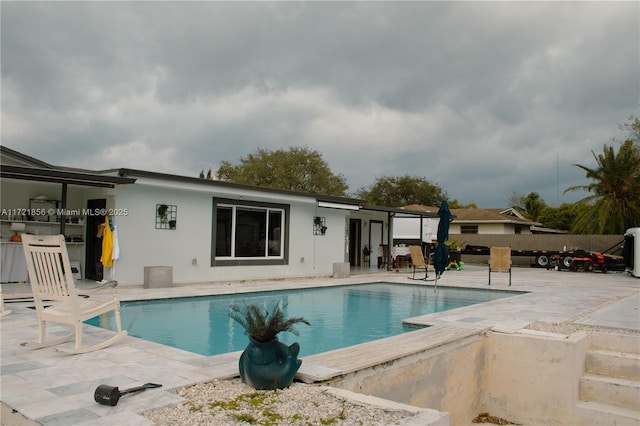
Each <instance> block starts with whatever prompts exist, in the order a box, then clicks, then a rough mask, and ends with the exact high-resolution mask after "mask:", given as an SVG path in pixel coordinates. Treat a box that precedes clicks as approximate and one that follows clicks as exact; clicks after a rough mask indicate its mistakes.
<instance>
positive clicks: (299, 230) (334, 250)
mask: <svg viewBox="0 0 640 426" xmlns="http://www.w3.org/2000/svg"><path fill="white" fill-rule="evenodd" d="M203 188H204V189H203ZM214 197H220V198H225V199H234V200H237V201H238V203H241V202H242V201H243V200H246V201H263V202H269V203H278V204H287V205H289V219H288V220H289V223H288V225H289V228H288V243H289V249H288V262H287V264H284V265H242V266H218V265H216V266H212V265H211V256H212V227H213V224H212V217H213V198H214ZM115 200H116V201H115V205H114V207H115V208H116V211H124V210H125V209H126V211H127V215H123V216H120V217H115V218H114V219H115V223H116V225H117V229H118V238H119V245H120V259H119V260H118V261H117V263H116V270H115V277H116V279H118V281H119V282H120V283H121V284H124V285H127V284H141V283H142V281H143V273H144V267H145V266H171V267H173V281H174V283H176V284H180V283H188V282H206V281H224V280H250V279H269V278H286V277H305V276H326V275H331V273H332V270H333V269H332V268H333V263H334V262H344V261H345V258H346V252H345V250H346V249H345V247H346V238H345V226H346V223H347V218H348V216H349V211H347V210H339V209H327V208H319V207H317V206H316V203H315V200H313V199H311V198H305V197H296V196H287V195H278V194H275V195H274V194H266V193H261V192H259V191H237V192H235V193H228V192H222V191H220V190H219V189H218V190H216V188H215V187H213V186H211V187H200V186H195V185H194V186H189V185H186V187H185V186H176V187H174V188H172V187H170V186H169V187H167V186H160V185H159V184H158V183H157V182H153V181H150V180H145V179H140V180H139V181H138V182H137V183H136V184H135V185H122V186H119V187H117V193H116V197H115ZM163 203H164V204H169V205H176V206H177V226H176V229H175V230H168V229H155V215H156V205H157V204H163ZM314 216H322V217H324V218H325V219H326V226H327V231H326V233H325V235H314V232H313V217H314ZM194 260H195V261H194ZM105 275H106V276H107V277H109V276H110V272H109V271H106V274H105Z"/></svg>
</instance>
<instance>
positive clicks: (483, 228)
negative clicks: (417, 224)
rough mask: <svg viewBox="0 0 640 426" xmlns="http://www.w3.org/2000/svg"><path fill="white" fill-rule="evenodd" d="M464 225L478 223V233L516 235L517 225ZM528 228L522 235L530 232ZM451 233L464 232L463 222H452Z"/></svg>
mask: <svg viewBox="0 0 640 426" xmlns="http://www.w3.org/2000/svg"><path fill="white" fill-rule="evenodd" d="M463 225H477V226H478V235H515V234H516V225H515V224H513V223H468V224H463ZM530 233H531V232H529V231H528V230H523V231H521V235H524V234H530ZM449 234H462V230H461V224H459V223H451V225H449Z"/></svg>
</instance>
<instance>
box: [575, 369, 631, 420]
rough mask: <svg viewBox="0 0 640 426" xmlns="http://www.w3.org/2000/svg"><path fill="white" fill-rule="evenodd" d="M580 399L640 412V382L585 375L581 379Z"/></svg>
mask: <svg viewBox="0 0 640 426" xmlns="http://www.w3.org/2000/svg"><path fill="white" fill-rule="evenodd" d="M578 399H579V400H580V401H584V402H590V401H592V402H600V403H603V404H610V405H615V406H618V407H622V408H630V409H632V410H636V411H640V382H639V381H636V380H626V379H619V378H615V377H607V376H598V375H594V374H584V375H583V376H582V377H581V378H580V386H579V393H578Z"/></svg>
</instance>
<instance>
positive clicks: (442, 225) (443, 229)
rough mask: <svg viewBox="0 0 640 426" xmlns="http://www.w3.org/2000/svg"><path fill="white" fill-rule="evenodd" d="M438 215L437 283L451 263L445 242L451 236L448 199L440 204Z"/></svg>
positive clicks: (435, 263)
mask: <svg viewBox="0 0 640 426" xmlns="http://www.w3.org/2000/svg"><path fill="white" fill-rule="evenodd" d="M438 216H440V221H439V222H438V245H437V246H436V250H435V252H434V253H433V267H434V268H435V270H436V283H437V281H438V277H440V275H442V273H443V272H444V270H445V269H446V267H447V265H448V264H449V248H448V247H447V245H446V244H445V243H444V242H445V241H447V239H448V238H449V222H451V211H450V210H449V205H448V204H447V200H444V201H443V202H442V204H440V209H438Z"/></svg>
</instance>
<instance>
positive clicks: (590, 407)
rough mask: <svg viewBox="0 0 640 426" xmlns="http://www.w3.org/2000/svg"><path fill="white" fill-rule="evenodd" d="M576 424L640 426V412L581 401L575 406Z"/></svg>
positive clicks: (585, 425)
mask: <svg viewBox="0 0 640 426" xmlns="http://www.w3.org/2000/svg"><path fill="white" fill-rule="evenodd" d="M575 408H576V412H575V424H576V425H582V426H591V425H593V426H607V425H611V426H638V425H639V424H640V411H638V410H632V409H630V408H622V407H616V406H614V405H609V404H602V403H599V402H585V401H580V402H578V403H577V404H576V406H575Z"/></svg>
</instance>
